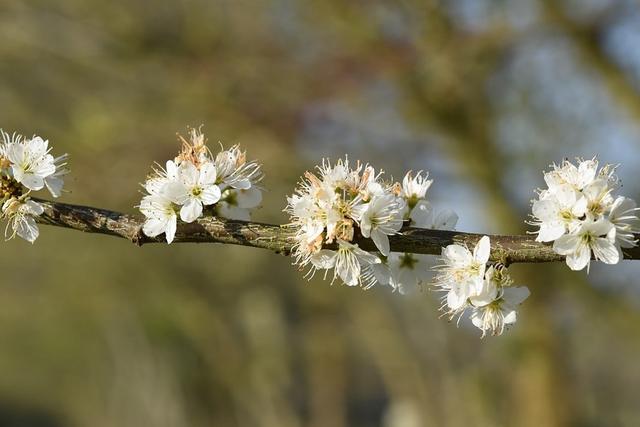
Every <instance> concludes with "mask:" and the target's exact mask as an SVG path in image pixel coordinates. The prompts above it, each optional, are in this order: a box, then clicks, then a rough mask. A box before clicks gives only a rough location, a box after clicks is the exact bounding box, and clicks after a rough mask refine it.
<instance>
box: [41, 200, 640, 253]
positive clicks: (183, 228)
mask: <svg viewBox="0 0 640 427" xmlns="http://www.w3.org/2000/svg"><path fill="white" fill-rule="evenodd" d="M34 200H35V201H37V202H38V203H40V204H41V205H42V206H43V207H44V213H43V214H42V215H41V216H40V217H38V222H39V223H40V224H46V225H53V226H57V227H64V228H70V229H73V230H78V231H84V232H86V233H97V234H106V235H108V236H115V237H120V238H123V239H127V240H129V241H131V242H133V243H135V244H136V245H140V246H141V245H143V244H146V243H163V242H164V235H161V236H158V237H155V238H153V237H148V236H145V235H144V234H143V233H142V225H143V224H144V218H143V217H141V216H137V215H128V214H123V213H119V212H113V211H109V210H106V209H98V208H92V207H88V206H79V205H70V204H66V203H56V202H49V201H46V200H38V199H34ZM482 236H483V234H476V233H464V232H460V231H446V230H428V229H422V228H411V227H405V228H403V229H402V230H401V234H399V235H395V236H390V237H389V240H390V243H391V250H392V251H394V252H408V253H416V254H428V255H440V253H441V251H442V248H443V247H445V246H447V245H450V244H453V243H457V244H463V245H467V246H469V247H472V246H474V245H475V244H476V242H477V241H478V240H479V239H480V238H481V237H482ZM489 237H490V238H491V259H492V260H494V261H500V262H503V263H505V264H513V263H522V262H528V263H539V262H554V261H563V260H564V257H563V256H561V255H558V254H556V253H555V252H553V249H552V248H551V246H550V245H549V244H545V243H540V242H536V241H535V238H534V237H533V236H529V235H521V236H500V235H490V236H489ZM179 242H192V243H223V244H230V245H241V246H251V247H254V248H262V249H268V250H271V251H274V252H276V253H280V254H283V255H289V254H290V253H291V249H292V245H293V231H292V230H291V229H289V228H287V227H286V226H278V225H272V224H262V223H258V222H246V221H232V220H226V219H222V218H214V217H206V218H201V219H199V220H198V221H196V222H194V223H191V224H185V223H179V224H178V231H177V232H176V236H175V239H174V243H179ZM355 243H357V244H358V245H359V246H360V247H361V248H362V249H365V250H376V247H375V245H374V243H373V241H371V240H370V239H364V238H362V237H357V238H356V239H355ZM327 248H328V249H331V248H332V246H328V247H327ZM624 255H625V258H626V259H640V248H638V247H636V248H633V249H625V250H624Z"/></svg>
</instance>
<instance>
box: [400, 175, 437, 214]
mask: <svg viewBox="0 0 640 427" xmlns="http://www.w3.org/2000/svg"><path fill="white" fill-rule="evenodd" d="M428 177H429V174H428V173H426V174H425V175H424V176H422V171H419V172H418V173H417V174H416V175H415V176H414V175H413V172H411V171H409V172H407V174H406V175H405V176H404V179H403V180H402V197H404V198H405V200H407V203H408V205H409V207H410V208H412V207H413V206H415V205H416V203H417V202H418V201H419V200H421V199H424V198H425V195H426V194H427V190H429V187H431V184H432V183H433V180H431V179H427V178H428Z"/></svg>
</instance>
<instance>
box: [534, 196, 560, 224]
mask: <svg viewBox="0 0 640 427" xmlns="http://www.w3.org/2000/svg"><path fill="white" fill-rule="evenodd" d="M531 211H532V213H533V215H534V216H535V217H536V218H538V219H539V220H541V221H543V222H547V221H555V220H556V219H557V218H558V204H557V202H556V201H555V200H549V199H547V200H536V201H535V202H533V206H532V208H531Z"/></svg>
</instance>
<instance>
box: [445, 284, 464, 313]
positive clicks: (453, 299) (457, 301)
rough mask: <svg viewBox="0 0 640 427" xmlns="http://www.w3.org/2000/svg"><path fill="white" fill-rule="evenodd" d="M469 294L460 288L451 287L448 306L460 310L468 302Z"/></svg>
mask: <svg viewBox="0 0 640 427" xmlns="http://www.w3.org/2000/svg"><path fill="white" fill-rule="evenodd" d="M467 298H468V296H467V295H466V294H465V293H464V292H460V291H459V288H456V289H451V290H450V291H449V293H448V294H447V306H449V308H450V309H451V310H459V309H460V308H462V307H463V306H464V305H465V304H466V303H467Z"/></svg>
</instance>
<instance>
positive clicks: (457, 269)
mask: <svg viewBox="0 0 640 427" xmlns="http://www.w3.org/2000/svg"><path fill="white" fill-rule="evenodd" d="M490 252H491V242H490V240H489V237H488V236H483V237H482V238H481V239H480V240H479V241H478V243H477V244H476V246H475V247H474V249H473V252H471V251H469V249H467V248H466V247H465V246H461V245H456V244H453V245H449V246H447V247H446V248H444V249H443V250H442V257H441V261H442V264H441V265H439V266H438V269H439V274H438V276H437V278H436V283H437V286H439V287H440V288H441V289H443V290H446V291H447V296H446V305H447V307H448V308H449V312H450V313H451V314H452V315H455V314H456V313H458V312H460V311H461V310H464V308H465V306H466V304H467V302H468V299H469V298H470V297H472V296H475V295H477V294H478V293H479V292H480V291H481V289H482V284H483V280H484V274H485V270H486V266H487V261H489V255H490Z"/></svg>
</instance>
